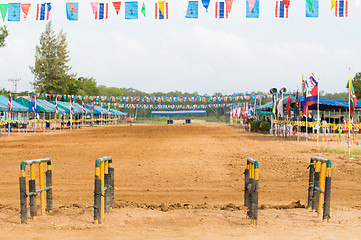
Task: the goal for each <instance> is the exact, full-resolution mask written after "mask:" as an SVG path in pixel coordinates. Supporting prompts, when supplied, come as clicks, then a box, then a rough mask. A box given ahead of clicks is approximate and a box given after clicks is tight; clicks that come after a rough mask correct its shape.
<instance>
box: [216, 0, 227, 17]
mask: <svg viewBox="0 0 361 240" xmlns="http://www.w3.org/2000/svg"><path fill="white" fill-rule="evenodd" d="M215 9H216V14H215V18H224V17H225V16H224V13H225V2H216V7H215Z"/></svg>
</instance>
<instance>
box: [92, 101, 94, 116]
mask: <svg viewBox="0 0 361 240" xmlns="http://www.w3.org/2000/svg"><path fill="white" fill-rule="evenodd" d="M92 113H94V102H92Z"/></svg>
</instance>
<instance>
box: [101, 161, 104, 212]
mask: <svg viewBox="0 0 361 240" xmlns="http://www.w3.org/2000/svg"><path fill="white" fill-rule="evenodd" d="M104 165H105V164H104V162H101V163H100V181H101V193H102V195H101V200H100V219H103V217H104Z"/></svg>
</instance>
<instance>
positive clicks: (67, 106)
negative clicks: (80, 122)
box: [51, 101, 82, 115]
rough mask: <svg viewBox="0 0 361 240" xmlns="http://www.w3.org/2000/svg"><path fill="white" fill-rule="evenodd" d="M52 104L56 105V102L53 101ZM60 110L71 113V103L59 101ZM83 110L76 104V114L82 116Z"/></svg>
mask: <svg viewBox="0 0 361 240" xmlns="http://www.w3.org/2000/svg"><path fill="white" fill-rule="evenodd" d="M51 103H52V104H55V101H51ZM58 108H61V109H63V110H65V112H66V113H70V102H62V101H58ZM81 112H82V110H81V108H79V107H78V106H76V105H75V104H74V114H76V115H78V114H81Z"/></svg>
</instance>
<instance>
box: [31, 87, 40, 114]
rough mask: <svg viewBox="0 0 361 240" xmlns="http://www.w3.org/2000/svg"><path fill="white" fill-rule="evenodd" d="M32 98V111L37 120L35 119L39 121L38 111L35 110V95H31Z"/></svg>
mask: <svg viewBox="0 0 361 240" xmlns="http://www.w3.org/2000/svg"><path fill="white" fill-rule="evenodd" d="M33 96H34V98H33V99H32V100H31V101H32V104H33V106H32V111H33V113H34V117H35V118H37V119H40V116H39V114H38V110H37V108H36V93H33Z"/></svg>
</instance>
